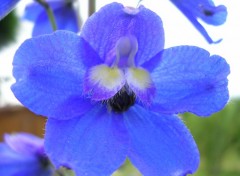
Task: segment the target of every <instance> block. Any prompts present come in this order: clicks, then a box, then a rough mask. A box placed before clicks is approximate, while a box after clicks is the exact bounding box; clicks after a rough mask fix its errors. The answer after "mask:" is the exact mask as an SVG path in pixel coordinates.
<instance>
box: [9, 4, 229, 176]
mask: <svg viewBox="0 0 240 176" xmlns="http://www.w3.org/2000/svg"><path fill="white" fill-rule="evenodd" d="M163 47H164V29H163V26H162V21H161V19H160V18H159V16H158V15H156V14H155V13H154V12H152V11H150V10H149V9H147V8H145V7H143V6H140V7H139V8H138V9H135V8H131V7H124V6H123V5H121V4H118V3H111V4H109V5H106V6H104V7H102V8H101V9H100V10H99V11H98V12H96V13H95V14H93V15H92V16H91V17H90V18H89V19H88V20H87V21H86V23H85V25H84V26H83V28H82V31H81V34H80V36H78V35H76V34H74V33H72V32H68V31H57V32H55V33H54V34H50V35H44V36H39V37H36V38H32V39H28V40H26V41H25V42H24V43H23V44H22V45H21V46H20V48H19V49H18V50H17V52H16V54H15V57H14V61H13V75H14V77H15V79H16V83H15V84H14V85H13V86H12V91H13V93H14V94H15V96H16V97H17V98H18V99H19V100H20V101H21V102H22V103H23V105H25V106H26V107H28V108H29V109H30V110H31V111H33V112H35V113H36V114H41V115H43V116H47V117H48V121H47V124H46V134H45V148H46V152H47V154H48V156H49V157H50V158H51V161H52V162H53V163H54V165H55V166H56V167H59V166H62V165H63V166H66V167H69V168H72V169H73V170H74V171H75V172H76V173H77V175H89V176H90V175H91V176H95V175H97V176H99V175H101V176H102V175H110V174H112V173H113V172H114V171H115V170H116V169H117V168H118V167H119V166H121V165H122V164H123V162H124V161H125V159H126V158H127V157H128V158H129V159H130V161H131V162H132V163H133V164H134V165H135V166H136V167H137V168H138V169H139V171H140V172H141V173H142V174H143V175H146V176H153V175H154V176H166V175H167V176H172V175H177V176H183V175H187V174H190V173H194V172H195V171H196V169H197V168H198V165H199V152H198V149H197V146H196V144H195V142H194V139H193V138H192V136H191V134H190V133H189V131H188V129H187V128H186V126H185V125H184V123H183V122H182V121H181V119H180V118H179V117H177V116H176V114H178V113H182V112H186V111H188V112H192V113H195V114H197V115H200V116H209V115H211V114H212V113H214V112H216V111H219V110H221V109H222V108H223V107H224V106H225V104H226V103H227V101H228V98H229V96H228V88H227V84H228V81H227V75H228V74H229V66H228V64H227V63H226V61H225V60H224V59H223V58H222V57H220V56H217V55H212V56H210V54H209V53H208V52H207V51H206V50H204V49H201V48H198V47H195V46H177V47H172V48H169V49H163Z"/></svg>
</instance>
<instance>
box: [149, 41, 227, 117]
mask: <svg viewBox="0 0 240 176" xmlns="http://www.w3.org/2000/svg"><path fill="white" fill-rule="evenodd" d="M156 61H158V62H156ZM153 64H154V66H155V67H154V68H152V69H153V70H152V73H151V76H152V80H153V82H154V83H155V86H156V89H157V91H156V97H155V99H154V102H153V104H154V105H153V109H154V110H156V111H158V112H162V113H171V114H172V113H181V112H186V111H188V112H192V113H195V114H197V115H199V116H209V115H211V114H212V113H214V112H217V111H219V110H221V109H222V108H223V107H224V106H225V104H226V103H227V101H228V98H229V95H228V88H227V85H228V80H227V76H228V74H229V72H230V69H229V65H228V64H227V62H226V61H225V59H223V58H221V57H220V56H217V55H213V56H210V55H209V53H208V52H207V51H206V50H204V49H201V48H198V47H194V46H179V47H173V48H169V49H166V50H164V51H163V52H161V53H159V54H158V55H157V56H155V58H153V59H152V62H149V63H148V65H147V64H146V65H145V67H147V68H150V69H151V67H153Z"/></svg>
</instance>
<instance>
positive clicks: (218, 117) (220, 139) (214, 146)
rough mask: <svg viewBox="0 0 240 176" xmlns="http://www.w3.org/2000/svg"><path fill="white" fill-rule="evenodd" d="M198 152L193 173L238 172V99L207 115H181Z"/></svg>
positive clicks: (224, 175)
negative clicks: (196, 169) (197, 165)
mask: <svg viewBox="0 0 240 176" xmlns="http://www.w3.org/2000/svg"><path fill="white" fill-rule="evenodd" d="M183 120H184V121H185V123H186V125H187V126H188V127H189V129H190V131H191V133H192V135H193V137H194V139H195V140H196V143H197V145H198V147H199V151H200V154H201V164H200V168H199V170H198V172H197V173H196V174H194V176H202V175H204V176H239V175H240V99H232V100H231V101H230V102H229V103H228V105H227V106H226V107H225V108H224V109H223V110H222V111H220V112H218V113H215V114H213V115H212V116H211V117H210V118H200V117H197V116H195V115H192V114H190V113H186V114H184V115H183Z"/></svg>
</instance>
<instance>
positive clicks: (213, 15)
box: [171, 0, 227, 25]
mask: <svg viewBox="0 0 240 176" xmlns="http://www.w3.org/2000/svg"><path fill="white" fill-rule="evenodd" d="M171 2H172V3H173V4H175V5H176V6H177V7H178V8H179V9H180V10H181V11H182V12H183V13H184V14H185V15H186V13H187V14H189V15H190V14H191V16H193V17H195V18H197V17H198V18H201V19H202V20H203V21H205V22H206V23H208V24H212V25H221V24H223V23H224V22H225V21H226V18H227V8H226V7H225V6H223V5H219V6H215V5H214V3H213V1H212V0H194V1H189V2H187V3H186V2H185V1H184V0H171Z"/></svg>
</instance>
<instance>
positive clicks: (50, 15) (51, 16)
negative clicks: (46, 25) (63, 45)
mask: <svg viewBox="0 0 240 176" xmlns="http://www.w3.org/2000/svg"><path fill="white" fill-rule="evenodd" d="M36 1H37V2H38V3H39V4H40V5H42V6H43V7H44V8H45V10H46V12H47V15H48V18H49V20H50V23H51V25H52V29H53V31H56V30H57V24H56V20H55V18H54V14H53V11H52V9H51V7H50V6H49V4H48V3H47V2H46V1H45V0H36Z"/></svg>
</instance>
